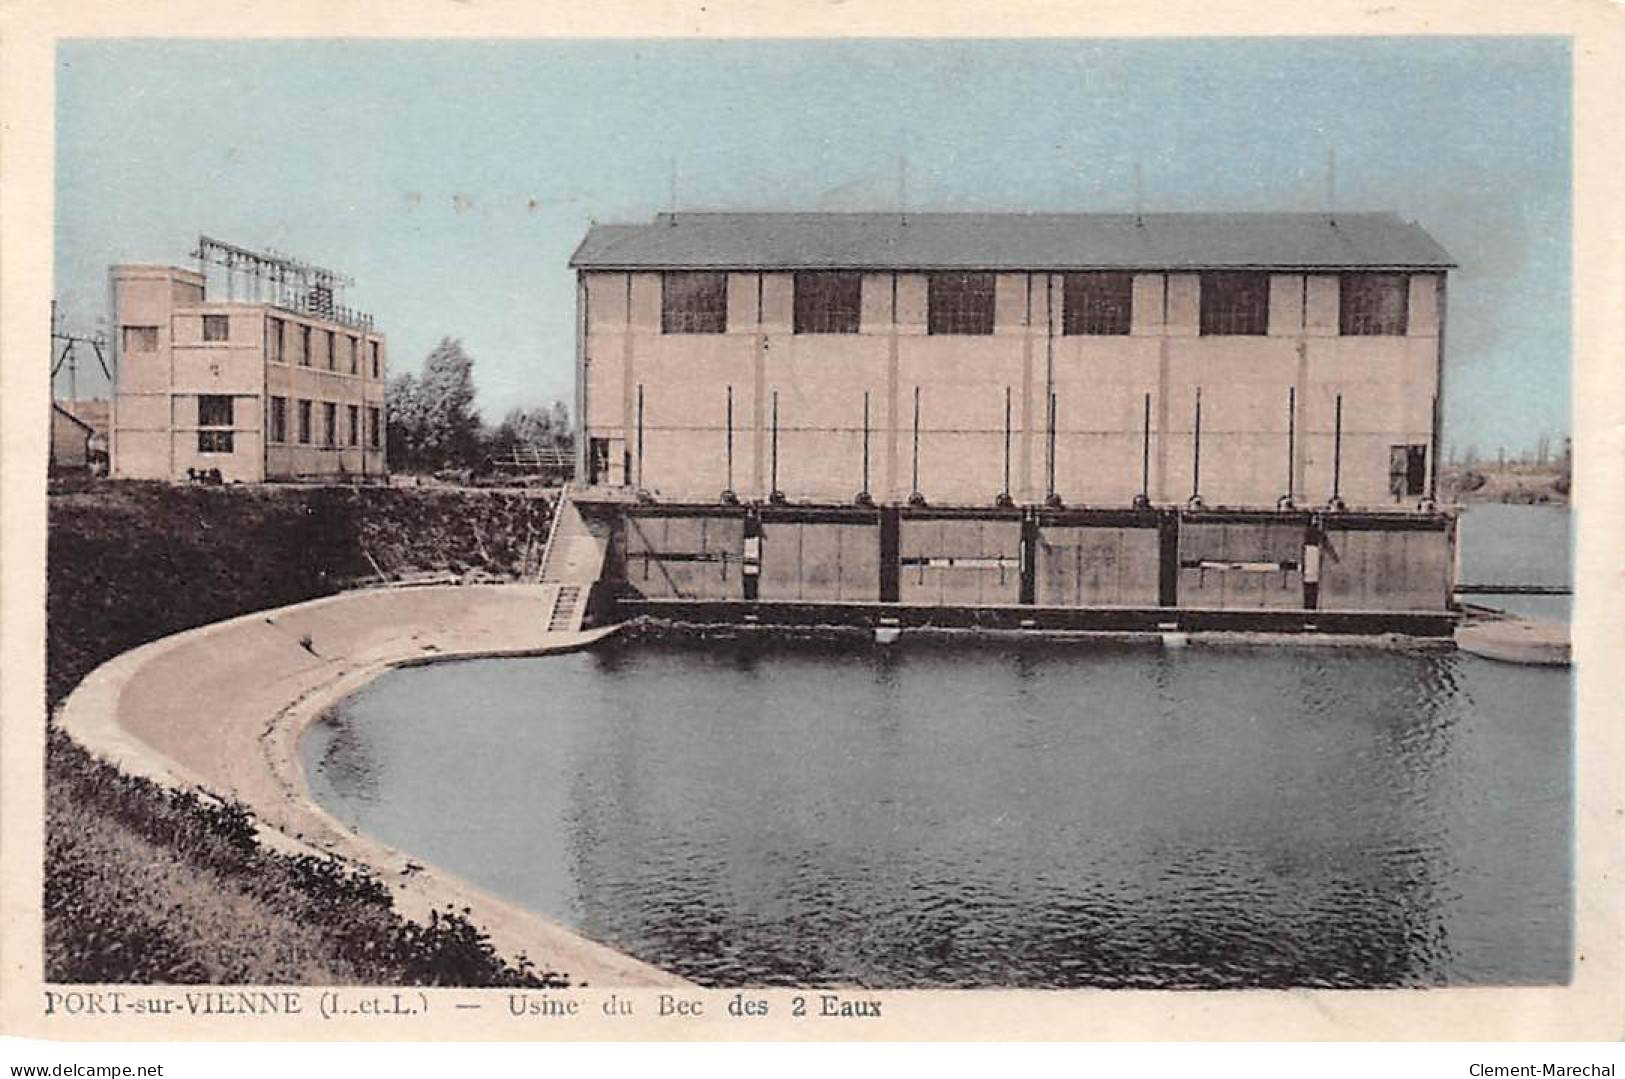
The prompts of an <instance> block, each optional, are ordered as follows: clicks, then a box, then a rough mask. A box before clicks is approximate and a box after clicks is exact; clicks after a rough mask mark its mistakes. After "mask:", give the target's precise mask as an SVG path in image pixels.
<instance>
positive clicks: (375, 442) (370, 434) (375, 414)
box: [367, 406, 383, 449]
mask: <svg viewBox="0 0 1625 1079" xmlns="http://www.w3.org/2000/svg"><path fill="white" fill-rule="evenodd" d="M381 426H383V418H382V416H381V414H380V413H379V411H378V409H376V408H372V407H370V406H369V407H368V409H367V446H368V448H369V449H377V448H378V447H379V445H380V444H381V440H380V438H379V435H380V434H381V433H382V432H380V431H379V428H380V427H381Z"/></svg>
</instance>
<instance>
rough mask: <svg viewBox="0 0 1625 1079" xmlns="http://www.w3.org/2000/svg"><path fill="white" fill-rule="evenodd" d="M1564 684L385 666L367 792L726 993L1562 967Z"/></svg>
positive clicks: (1442, 668) (633, 653)
mask: <svg viewBox="0 0 1625 1079" xmlns="http://www.w3.org/2000/svg"><path fill="white" fill-rule="evenodd" d="M1569 692H1570V679H1569V675H1568V673H1567V672H1563V671H1547V670H1535V669H1528V668H1518V667H1510V666H1503V665H1498V664H1494V663H1491V662H1489V661H1486V660H1480V659H1476V658H1474V657H1470V656H1466V655H1461V654H1451V653H1392V652H1383V651H1377V650H1366V649H1334V648H1329V647H1296V648H1257V647H1254V648H1248V647H1236V646H1230V647H1208V646H1192V647H1188V648H1184V649H1178V650H1170V651H1165V650H1163V649H1161V648H1160V647H1158V646H1126V645H1118V646H1108V647H1103V646H1100V645H1089V646H1080V645H1071V644H1068V645H1054V644H1050V645H1042V644H1026V645H1021V646H1012V645H992V646H989V645H986V644H980V645H933V644H927V643H924V642H920V641H910V640H909V639H907V637H906V636H905V639H904V640H903V641H901V642H899V644H897V645H894V646H891V647H889V648H888V647H876V646H872V645H867V644H864V645H860V646H856V647H850V646H849V647H844V648H831V647H829V646H817V647H813V646H808V645H799V646H796V645H787V644H771V645H761V644H758V645H747V644H744V643H741V642H735V641H708V642H696V643H691V644H672V643H649V642H643V643H627V644H622V645H613V646H610V647H607V648H602V649H600V650H598V651H595V652H592V653H586V654H578V655H571V656H562V657H555V658H547V659H521V660H491V661H475V662H467V663H456V664H446V665H440V666H433V667H424V668H416V669H410V670H403V671H398V672H395V673H392V674H390V675H388V676H386V677H384V678H382V679H380V680H379V681H377V682H375V683H374V684H372V685H371V686H370V687H368V688H367V689H365V690H363V691H362V692H361V693H360V694H358V695H357V696H355V697H354V698H352V699H350V700H349V701H348V702H347V703H346V704H345V705H344V706H343V707H342V708H341V709H340V710H339V711H338V712H337V713H336V714H335V715H334V716H333V717H332V718H331V719H330V720H329V721H327V722H324V723H322V724H319V725H317V726H316V727H315V728H313V729H312V731H311V733H310V734H309V735H308V736H307V738H306V740H305V743H304V747H303V748H304V754H305V763H306V767H307V770H308V772H309V775H310V779H311V783H312V786H313V788H314V790H315V792H316V795H317V797H318V799H319V800H320V801H321V802H322V803H323V804H325V805H327V806H328V807H329V808H330V809H332V810H333V812H335V813H336V814H337V815H338V816H340V817H341V818H342V819H344V820H346V821H349V822H351V823H353V824H355V825H357V826H358V827H360V828H361V829H363V830H364V831H367V832H369V833H371V834H374V835H376V836H379V837H381V838H382V839H384V840H385V841H387V842H389V843H392V844H394V845H397V846H399V847H402V848H404V849H407V850H411V851H413V852H415V853H417V854H420V855H422V856H424V857H426V858H428V859H430V860H432V861H434V862H436V863H438V864H441V865H444V866H446V867H447V868H449V869H451V870H453V871H455V872H458V873H461V874H463V875H465V876H467V877H469V878H471V879H473V880H475V881H477V882H480V883H481V884H483V885H485V886H487V887H489V888H491V889H493V890H495V891H497V892H499V893H501V894H504V895H506V896H509V897H511V898H513V899H515V900H518V901H519V902H521V903H524V904H527V905H529V906H532V907H534V908H536V909H539V910H541V911H544V912H546V913H548V914H551V915H553V916H555V917H557V918H559V919H561V920H563V921H566V922H568V923H570V924H572V925H575V926H577V927H579V928H580V929H581V930H583V931H584V932H585V933H587V934H588V935H590V936H593V937H595V938H598V939H600V940H603V941H605V942H607V943H610V944H612V945H614V946H616V947H619V948H621V949H623V950H625V951H628V952H630V953H632V954H634V955H637V956H639V957H641V958H643V959H646V960H649V961H651V962H653V963H656V964H659V965H661V966H664V967H667V968H669V969H672V970H675V971H678V972H680V973H682V974H684V975H686V976H688V977H690V978H692V979H694V980H696V981H700V982H702V983H707V984H736V983H779V984H787V983H796V984H813V983H845V984H860V985H866V986H1158V987H1163V986H1285V985H1310V986H1379V985H1396V984H1397V985H1429V984H1440V983H1450V984H1480V983H1541V982H1557V981H1563V980H1565V979H1566V978H1567V977H1568V969H1569V968H1568V961H1567V955H1568V944H1569V930H1568V922H1569V915H1570V904H1569V898H1568V894H1569V891H1568V889H1569V871H1570V856H1569V835H1570V829H1569V793H1570V779H1569V772H1570V750H1569V737H1570V723H1569V708H1568V705H1569Z"/></svg>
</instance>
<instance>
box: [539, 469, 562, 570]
mask: <svg viewBox="0 0 1625 1079" xmlns="http://www.w3.org/2000/svg"><path fill="white" fill-rule="evenodd" d="M568 501H570V485H569V484H568V483H566V484H564V485H563V486H562V487H560V488H559V497H558V498H557V499H555V500H554V502H553V520H552V521H551V522H550V523H549V524H548V526H547V542H546V543H544V544H542V560H541V561H540V562H538V563H537V564H536V581H537V583H538V584H540V583H543V582H545V581H546V580H547V561H548V559H549V558H551V557H552V555H553V541H554V540H555V539H556V538H558V534H559V521H560V520H561V519H562V518H563V516H564V504H565V503H566V502H568Z"/></svg>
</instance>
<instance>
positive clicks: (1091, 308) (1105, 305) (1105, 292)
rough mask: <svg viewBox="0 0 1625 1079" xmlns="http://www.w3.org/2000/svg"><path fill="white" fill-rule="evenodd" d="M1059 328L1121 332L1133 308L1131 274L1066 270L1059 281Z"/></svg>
mask: <svg viewBox="0 0 1625 1079" xmlns="http://www.w3.org/2000/svg"><path fill="white" fill-rule="evenodd" d="M1061 301H1062V308H1061V332H1062V333H1064V334H1069V335H1074V336H1076V335H1084V334H1087V335H1097V334H1124V333H1128V331H1129V323H1130V321H1131V319H1132V317H1133V311H1134V275H1133V274H1127V273H1108V272H1091V273H1069V274H1067V275H1065V277H1063V278H1062V281H1061Z"/></svg>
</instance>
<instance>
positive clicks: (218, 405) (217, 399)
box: [197, 393, 233, 427]
mask: <svg viewBox="0 0 1625 1079" xmlns="http://www.w3.org/2000/svg"><path fill="white" fill-rule="evenodd" d="M232 404H233V401H232V398H230V397H228V396H226V395H225V394H217V393H204V394H199V395H198V399H197V425H198V426H199V427H230V426H231V416H232Z"/></svg>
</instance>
